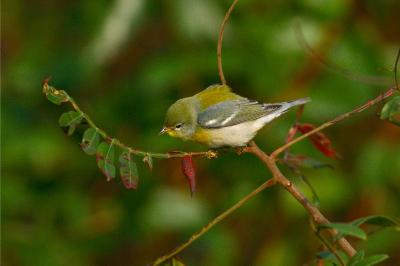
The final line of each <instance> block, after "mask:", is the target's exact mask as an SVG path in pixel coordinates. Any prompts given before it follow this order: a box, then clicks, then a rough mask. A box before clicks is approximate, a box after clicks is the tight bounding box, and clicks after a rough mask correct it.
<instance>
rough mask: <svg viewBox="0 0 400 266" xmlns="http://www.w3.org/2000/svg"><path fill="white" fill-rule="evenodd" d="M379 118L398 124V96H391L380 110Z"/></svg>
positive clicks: (399, 120)
mask: <svg viewBox="0 0 400 266" xmlns="http://www.w3.org/2000/svg"><path fill="white" fill-rule="evenodd" d="M381 119H383V120H388V121H389V122H391V123H393V124H395V125H398V126H400V96H395V97H393V98H391V99H390V100H389V101H388V102H387V103H386V104H385V106H383V108H382V111H381Z"/></svg>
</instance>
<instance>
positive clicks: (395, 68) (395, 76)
mask: <svg viewBox="0 0 400 266" xmlns="http://www.w3.org/2000/svg"><path fill="white" fill-rule="evenodd" d="M399 58H400V48H399V50H398V51H397V56H396V61H395V62H394V81H395V82H396V88H397V90H399V91H400V87H399V81H398V80H397V65H398V64H399Z"/></svg>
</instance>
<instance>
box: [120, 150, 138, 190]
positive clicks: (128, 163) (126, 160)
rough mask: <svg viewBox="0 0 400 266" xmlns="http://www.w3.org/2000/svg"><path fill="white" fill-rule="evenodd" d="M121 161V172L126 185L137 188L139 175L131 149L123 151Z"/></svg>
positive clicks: (128, 187) (129, 187)
mask: <svg viewBox="0 0 400 266" xmlns="http://www.w3.org/2000/svg"><path fill="white" fill-rule="evenodd" d="M119 163H120V164H119V166H120V168H119V173H120V176H121V180H122V183H123V184H124V186H125V187H126V188H127V189H137V185H138V181H139V175H138V170H137V166H136V163H135V162H134V161H133V158H132V154H130V152H129V151H124V152H123V153H121V155H120V156H119Z"/></svg>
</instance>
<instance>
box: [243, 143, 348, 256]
mask: <svg viewBox="0 0 400 266" xmlns="http://www.w3.org/2000/svg"><path fill="white" fill-rule="evenodd" d="M246 152H248V153H252V154H254V155H256V156H257V157H258V158H259V159H260V160H261V161H262V162H263V163H264V164H265V165H266V166H267V167H268V169H269V170H270V171H271V172H272V174H273V178H274V179H275V181H276V182H277V183H279V184H280V185H282V186H283V187H284V188H285V189H286V190H287V191H288V192H289V193H290V194H291V195H292V196H293V197H294V198H295V199H296V200H297V201H298V202H300V203H301V205H303V207H304V208H305V209H306V210H307V211H308V213H309V214H310V216H311V217H312V219H313V221H314V223H315V224H327V223H329V220H328V219H326V218H325V216H324V215H323V214H322V213H321V212H320V211H319V210H318V208H317V207H315V206H314V205H312V204H311V203H310V202H309V200H308V199H307V198H306V197H305V196H304V195H303V194H302V193H301V192H300V191H299V189H298V188H297V187H296V186H295V185H294V184H293V183H292V182H291V181H290V180H288V179H287V178H286V177H285V176H284V175H283V174H282V172H281V171H280V170H279V168H278V166H277V165H276V161H275V159H274V157H272V156H268V155H267V154H265V153H264V152H263V151H262V150H261V149H260V148H259V147H258V146H257V145H256V144H255V142H254V141H252V142H251V143H250V146H249V147H248V148H247V149H246ZM329 233H330V235H331V236H332V237H333V238H334V237H336V236H337V235H338V232H337V231H336V230H333V229H331V230H329ZM337 243H338V245H339V246H340V248H341V249H342V250H343V251H344V252H346V254H347V255H348V256H349V257H352V256H354V255H355V254H356V251H355V249H354V248H353V247H352V246H351V245H350V243H349V242H348V241H347V240H346V239H345V238H343V237H342V238H340V239H339V240H338V242H337Z"/></svg>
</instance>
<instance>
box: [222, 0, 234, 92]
mask: <svg viewBox="0 0 400 266" xmlns="http://www.w3.org/2000/svg"><path fill="white" fill-rule="evenodd" d="M238 1H239V0H234V1H233V2H232V4H231V6H230V7H229V9H228V11H227V12H226V14H225V17H224V20H223V21H222V24H221V27H220V29H219V35H218V45H217V63H218V75H219V79H220V80H221V83H222V84H226V79H225V76H224V71H223V69H222V40H223V39H224V30H225V25H226V22H227V21H228V19H229V16H230V15H231V13H232V11H233V8H234V7H235V5H236V4H237V2H238Z"/></svg>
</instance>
